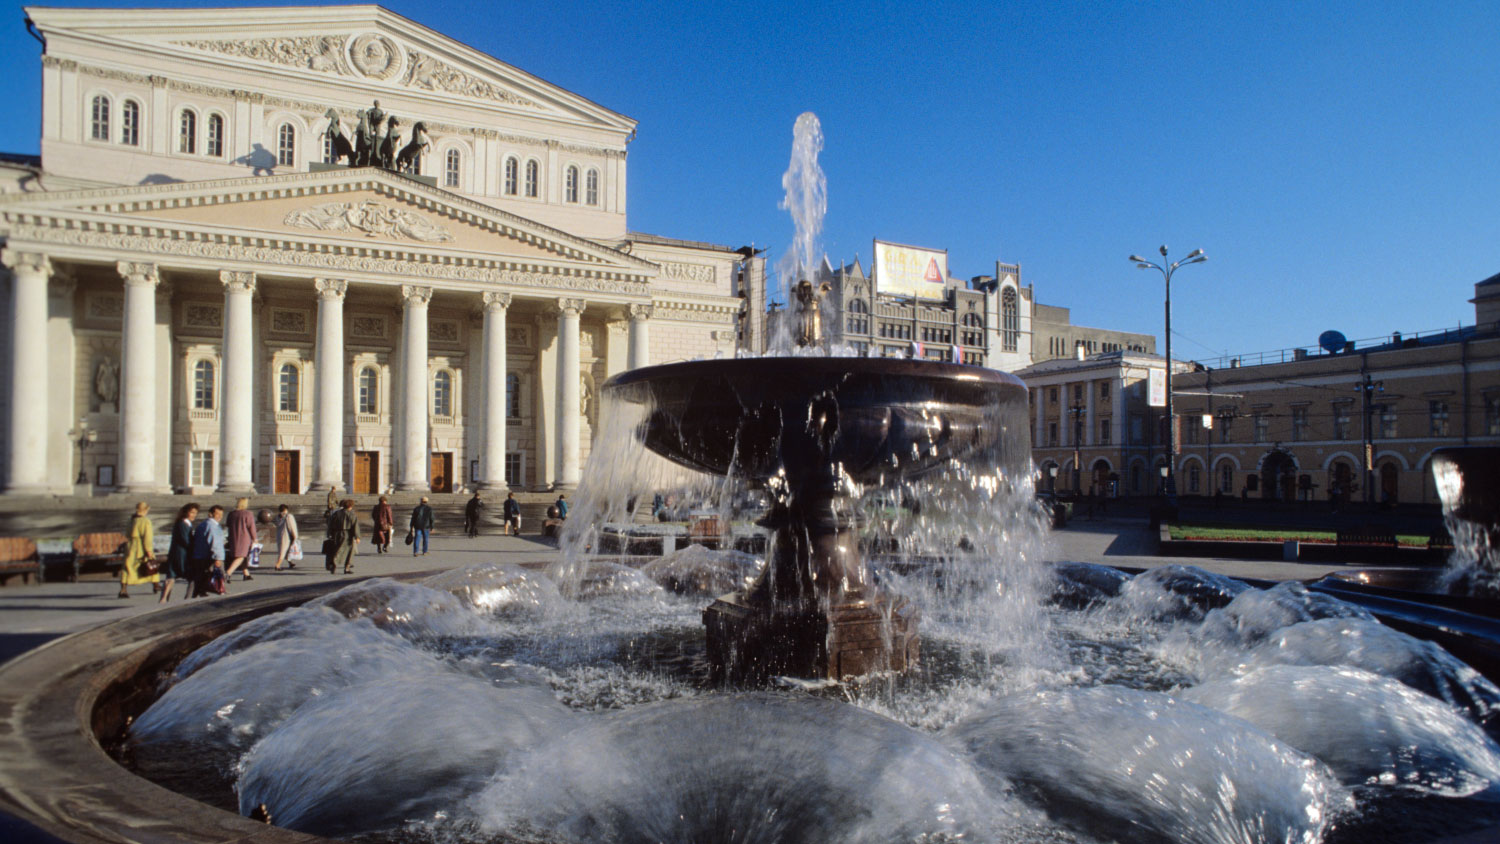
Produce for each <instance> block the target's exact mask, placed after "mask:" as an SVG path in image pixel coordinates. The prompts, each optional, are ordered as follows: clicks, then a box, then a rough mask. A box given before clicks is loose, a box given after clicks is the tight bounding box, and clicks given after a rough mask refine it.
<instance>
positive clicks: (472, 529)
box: [464, 490, 484, 539]
mask: <svg viewBox="0 0 1500 844" xmlns="http://www.w3.org/2000/svg"><path fill="white" fill-rule="evenodd" d="M483 509H484V499H482V498H480V497H479V492H478V490H475V492H474V497H473V498H470V499H469V503H468V504H466V505H464V533H466V534H468V535H469V538H470V539H473V538H474V537H476V536H478V535H479V511H480V510H483Z"/></svg>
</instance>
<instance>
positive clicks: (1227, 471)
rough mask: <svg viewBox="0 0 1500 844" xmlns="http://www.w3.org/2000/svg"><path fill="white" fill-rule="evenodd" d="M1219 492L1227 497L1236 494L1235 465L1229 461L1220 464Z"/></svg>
mask: <svg viewBox="0 0 1500 844" xmlns="http://www.w3.org/2000/svg"><path fill="white" fill-rule="evenodd" d="M1219 492H1222V493H1224V494H1225V495H1230V494H1232V493H1233V492H1234V465H1233V464H1231V463H1230V462H1229V461H1228V460H1225V461H1224V462H1223V463H1221V464H1219Z"/></svg>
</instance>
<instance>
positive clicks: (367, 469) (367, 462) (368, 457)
mask: <svg viewBox="0 0 1500 844" xmlns="http://www.w3.org/2000/svg"><path fill="white" fill-rule="evenodd" d="M379 487H380V452H378V451H356V452H354V484H353V490H352V491H353V492H354V493H355V494H358V495H374V494H375V493H376V492H377V491H378V488H379Z"/></svg>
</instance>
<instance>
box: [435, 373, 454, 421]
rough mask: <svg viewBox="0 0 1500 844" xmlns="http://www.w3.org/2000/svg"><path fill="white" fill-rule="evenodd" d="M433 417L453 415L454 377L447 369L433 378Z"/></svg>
mask: <svg viewBox="0 0 1500 844" xmlns="http://www.w3.org/2000/svg"><path fill="white" fill-rule="evenodd" d="M432 415H433V416H452V415H453V376H452V375H451V374H449V373H448V370H446V369H439V370H438V371H437V372H436V373H435V374H434V375H433V376H432Z"/></svg>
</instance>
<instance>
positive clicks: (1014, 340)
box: [1000, 287, 1021, 352]
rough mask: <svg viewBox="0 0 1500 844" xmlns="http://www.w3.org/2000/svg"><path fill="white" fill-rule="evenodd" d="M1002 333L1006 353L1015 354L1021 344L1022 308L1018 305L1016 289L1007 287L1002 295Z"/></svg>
mask: <svg viewBox="0 0 1500 844" xmlns="http://www.w3.org/2000/svg"><path fill="white" fill-rule="evenodd" d="M1000 331H1001V334H1000V336H1001V340H1002V342H1003V343H1004V347H1005V351H1007V352H1014V351H1015V350H1016V349H1017V348H1019V344H1020V342H1021V308H1020V306H1019V305H1018V304H1017V303H1016V289H1015V288H1014V287H1007V288H1005V291H1004V292H1003V293H1001V294H1000Z"/></svg>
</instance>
